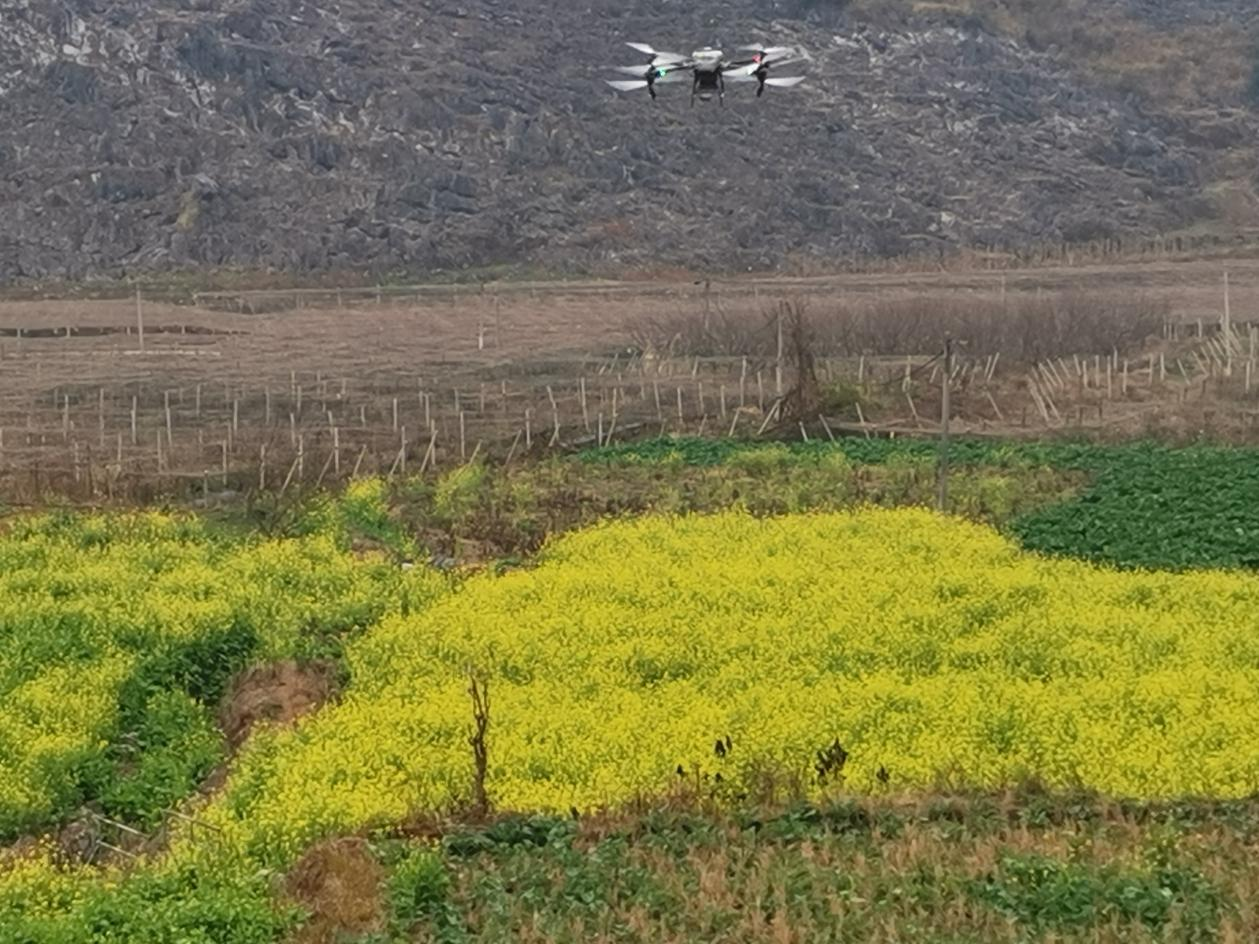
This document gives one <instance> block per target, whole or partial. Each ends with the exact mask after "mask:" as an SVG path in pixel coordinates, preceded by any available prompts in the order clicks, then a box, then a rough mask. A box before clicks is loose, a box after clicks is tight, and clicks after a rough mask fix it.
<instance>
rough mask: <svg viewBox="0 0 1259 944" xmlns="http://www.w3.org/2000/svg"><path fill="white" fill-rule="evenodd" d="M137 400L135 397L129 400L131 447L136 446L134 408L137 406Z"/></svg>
mask: <svg viewBox="0 0 1259 944" xmlns="http://www.w3.org/2000/svg"><path fill="white" fill-rule="evenodd" d="M137 399H138V398H137V397H132V398H131V445H133V446H134V445H136V444H137V443H138V440H137V439H136V406H137Z"/></svg>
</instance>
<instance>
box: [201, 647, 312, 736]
mask: <svg viewBox="0 0 1259 944" xmlns="http://www.w3.org/2000/svg"><path fill="white" fill-rule="evenodd" d="M334 687H335V685H334V673H333V669H332V667H331V666H329V665H327V664H324V663H320V662H312V663H306V664H301V663H298V662H294V661H292V660H287V661H283V662H272V663H268V664H267V665H258V666H254V667H253V668H251V669H247V670H245V671H244V672H242V673H241V674H240V675H239V676H238V677H237V678H236V680H235V681H234V682H233V683H232V685H231V687H230V688H229V689H228V692H227V695H225V696H224V698H223V703H222V705H221V707H220V709H219V726H220V727H221V728H222V730H223V734H224V736H225V737H226V738H227V740H228V743H229V744H230V745H231V747H232V748H233V749H235V748H237V747H239V746H240V745H241V744H242V743H244V741H245V739H246V738H248V737H249V733H250V731H252V730H253V726H254V725H255V724H258V723H259V722H272V723H277V724H291V723H292V722H294V721H296V720H297V719H298V718H300V717H301V716H302V715H305V714H308V713H310V712H312V711H314V710H315V709H316V708H318V707H319V706H320V705H322V704H323V703H324V702H326V701H327V700H328V699H329V698H330V697H332V693H333V690H334Z"/></svg>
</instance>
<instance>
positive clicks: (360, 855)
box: [285, 837, 385, 944]
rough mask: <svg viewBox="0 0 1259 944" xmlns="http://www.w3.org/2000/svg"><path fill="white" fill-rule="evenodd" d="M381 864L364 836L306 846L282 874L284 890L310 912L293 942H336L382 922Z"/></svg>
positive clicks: (369, 930)
mask: <svg viewBox="0 0 1259 944" xmlns="http://www.w3.org/2000/svg"><path fill="white" fill-rule="evenodd" d="M383 882H384V870H383V869H382V868H381V866H380V864H379V863H378V862H377V861H376V859H375V857H374V856H373V855H372V853H371V849H370V848H369V846H368V844H367V842H366V841H365V840H363V839H360V838H356V837H343V838H340V839H331V840H328V841H327V842H322V843H319V844H318V845H315V846H312V847H311V848H310V849H309V850H307V852H306V854H305V855H303V856H302V858H301V859H300V860H298V862H297V864H296V865H294V866H293V868H292V869H290V870H289V873H288V875H287V876H286V878H285V892H286V893H287V895H288V896H289V897H290V898H292V899H293V900H294V901H295V902H296V903H297V904H299V905H300V906H302V907H303V908H305V909H306V910H307V911H308V912H309V913H310V919H309V920H308V921H307V922H306V923H305V924H304V925H303V926H302V927H301V929H300V930H299V931H297V932H296V934H295V935H294V936H293V938H292V944H340V942H343V941H346V940H348V939H350V938H352V937H353V936H355V935H365V934H370V933H372V932H377V931H381V930H382V929H383V928H384V924H385V914H384V904H383V901H382V888H383Z"/></svg>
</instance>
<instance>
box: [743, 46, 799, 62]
mask: <svg viewBox="0 0 1259 944" xmlns="http://www.w3.org/2000/svg"><path fill="white" fill-rule="evenodd" d="M739 51H740V52H754V53H756V54H757V55H759V56H760V58H761V61H769V62H772V61H773V60H775V59H781V58H782V57H783V56H789V55H791V54H792V53H794V52H795V51H796V50H795V47H793V46H761V45H756V46H740V47H739Z"/></svg>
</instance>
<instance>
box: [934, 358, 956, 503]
mask: <svg viewBox="0 0 1259 944" xmlns="http://www.w3.org/2000/svg"><path fill="white" fill-rule="evenodd" d="M952 372H953V339H952V338H949V337H946V338H945V339H944V371H943V378H942V379H941V381H940V461H939V464H938V465H937V467H936V486H937V488H938V489H939V493H938V495H937V497H936V507H937V508H938V510H939V511H940V512H946V511H948V505H949V375H950V374H951V373H952Z"/></svg>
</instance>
